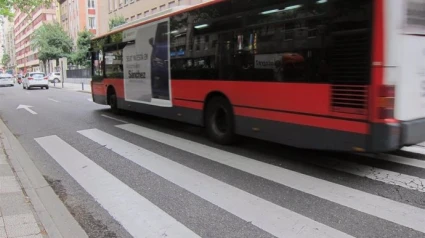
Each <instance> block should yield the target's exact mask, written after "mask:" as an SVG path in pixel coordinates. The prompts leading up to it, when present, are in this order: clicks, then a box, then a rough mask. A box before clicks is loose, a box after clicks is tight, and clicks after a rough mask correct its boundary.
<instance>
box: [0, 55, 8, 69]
mask: <svg viewBox="0 0 425 238" xmlns="http://www.w3.org/2000/svg"><path fill="white" fill-rule="evenodd" d="M9 62H10V56H9V55H8V54H4V55H3V58H2V59H1V64H2V65H3V66H7V64H8V63H9Z"/></svg>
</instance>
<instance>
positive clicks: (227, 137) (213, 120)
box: [205, 97, 236, 145]
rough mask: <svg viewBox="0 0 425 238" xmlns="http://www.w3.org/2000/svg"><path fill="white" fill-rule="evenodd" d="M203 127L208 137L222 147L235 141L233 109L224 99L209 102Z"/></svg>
mask: <svg viewBox="0 0 425 238" xmlns="http://www.w3.org/2000/svg"><path fill="white" fill-rule="evenodd" d="M205 127H206V130H207V133H208V136H209V137H210V138H211V139H212V140H213V141H215V142H217V143H219V144H223V145H228V144H232V143H233V142H234V141H235V137H236V136H235V121H234V115H233V108H232V106H231V105H230V103H229V101H228V100H227V99H226V98H224V97H214V98H212V99H211V100H209V102H208V104H207V108H206V112H205Z"/></svg>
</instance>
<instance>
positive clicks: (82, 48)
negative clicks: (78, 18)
mask: <svg viewBox="0 0 425 238" xmlns="http://www.w3.org/2000/svg"><path fill="white" fill-rule="evenodd" d="M92 38H93V33H91V32H90V31H88V30H85V31H82V32H80V33H78V38H77V50H76V51H75V52H74V53H72V55H71V61H72V62H73V63H74V64H76V65H80V66H84V67H87V66H89V65H90V60H88V59H87V53H88V52H89V49H90V41H91V39H92Z"/></svg>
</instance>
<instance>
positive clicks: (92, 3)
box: [88, 0, 95, 8]
mask: <svg viewBox="0 0 425 238" xmlns="http://www.w3.org/2000/svg"><path fill="white" fill-rule="evenodd" d="M88 6H89V8H95V7H94V0H88Z"/></svg>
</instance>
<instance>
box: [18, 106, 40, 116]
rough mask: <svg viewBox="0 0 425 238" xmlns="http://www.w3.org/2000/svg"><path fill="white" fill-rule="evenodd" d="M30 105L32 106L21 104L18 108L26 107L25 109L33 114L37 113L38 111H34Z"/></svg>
mask: <svg viewBox="0 0 425 238" xmlns="http://www.w3.org/2000/svg"><path fill="white" fill-rule="evenodd" d="M30 107H32V106H28V105H22V104H21V105H19V106H18V107H17V108H16V109H17V110H18V109H25V110H27V111H28V112H29V113H31V114H33V115H36V114H37V113H36V112H34V111H33V110H31V109H30Z"/></svg>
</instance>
